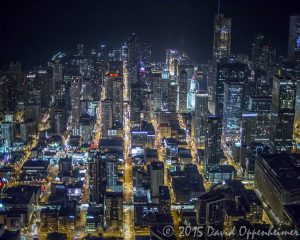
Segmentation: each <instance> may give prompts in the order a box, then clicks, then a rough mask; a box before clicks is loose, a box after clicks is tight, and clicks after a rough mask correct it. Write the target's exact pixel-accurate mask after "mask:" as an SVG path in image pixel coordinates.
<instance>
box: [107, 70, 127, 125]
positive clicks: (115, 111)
mask: <svg viewBox="0 0 300 240" xmlns="http://www.w3.org/2000/svg"><path fill="white" fill-rule="evenodd" d="M104 88H105V91H104V92H105V99H106V100H109V101H111V103H112V122H113V124H114V125H117V126H122V124H123V79H122V76H121V75H119V74H113V73H111V74H108V75H106V76H105V78H104Z"/></svg>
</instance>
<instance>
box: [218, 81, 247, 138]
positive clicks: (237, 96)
mask: <svg viewBox="0 0 300 240" xmlns="http://www.w3.org/2000/svg"><path fill="white" fill-rule="evenodd" d="M243 103H244V82H242V81H238V80H235V79H234V80H226V81H225V83H224V111H223V136H224V137H225V139H226V140H229V141H231V140H233V141H235V140H238V138H239V136H240V126H241V119H242V111H243Z"/></svg>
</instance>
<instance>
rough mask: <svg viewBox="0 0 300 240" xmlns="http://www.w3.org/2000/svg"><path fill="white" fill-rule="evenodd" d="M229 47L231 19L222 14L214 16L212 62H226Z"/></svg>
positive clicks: (228, 55)
mask: <svg viewBox="0 0 300 240" xmlns="http://www.w3.org/2000/svg"><path fill="white" fill-rule="evenodd" d="M230 45H231V18H225V17H224V15H223V14H217V15H216V16H215V23H214V44H213V61H214V62H215V63H219V62H227V60H228V59H229V57H230Z"/></svg>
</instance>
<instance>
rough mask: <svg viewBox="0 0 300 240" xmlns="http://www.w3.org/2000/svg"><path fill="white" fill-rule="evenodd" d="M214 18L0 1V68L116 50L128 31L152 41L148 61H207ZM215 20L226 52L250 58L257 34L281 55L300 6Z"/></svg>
mask: <svg viewBox="0 0 300 240" xmlns="http://www.w3.org/2000/svg"><path fill="white" fill-rule="evenodd" d="M216 12H217V0H132V1H125V0H123V1H122V0H107V1H106V0H82V1H79V0H68V1H63V0H36V1H28V0H20V1H15V0H0V64H1V65H3V64H6V63H8V62H10V61H11V60H20V61H21V62H22V63H23V65H25V66H31V65H33V64H44V63H45V62H46V61H47V60H49V59H50V57H51V56H52V55H53V54H54V53H56V52H57V51H59V50H61V51H65V52H67V53H68V52H72V51H75V49H76V45H77V43H83V44H85V45H86V46H87V47H88V48H96V49H97V47H99V46H100V44H102V43H105V44H106V45H107V46H108V47H109V48H116V47H119V46H120V45H121V44H122V43H123V42H124V41H125V40H126V39H127V37H128V35H129V34H130V33H131V32H136V33H138V34H139V35H140V36H141V37H142V38H146V39H149V40H151V41H152V45H153V58H154V59H155V60H163V58H164V54H165V48H173V47H174V48H179V49H181V48H183V50H184V51H185V52H187V53H188V54H189V55H190V56H191V57H192V58H193V59H194V60H196V61H198V62H207V60H208V58H211V55H212V41H213V21H214V14H215V13H216ZM221 13H224V14H225V16H226V17H232V19H233V20H232V50H233V52H234V53H239V52H242V53H250V44H251V41H252V39H253V35H254V34H255V33H263V34H264V35H265V37H266V39H268V40H270V41H271V42H272V43H273V45H274V46H276V47H278V50H279V52H280V54H283V55H286V49H287V39H288V24H289V15H292V14H300V1H299V0H222V2H221Z"/></svg>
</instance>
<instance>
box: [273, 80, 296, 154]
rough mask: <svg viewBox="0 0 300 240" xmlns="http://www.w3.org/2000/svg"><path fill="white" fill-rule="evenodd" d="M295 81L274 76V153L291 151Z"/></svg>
mask: <svg viewBox="0 0 300 240" xmlns="http://www.w3.org/2000/svg"><path fill="white" fill-rule="evenodd" d="M296 85H297V84H296V80H295V79H294V78H290V77H285V76H275V77H274V79H273V89H272V116H271V127H272V129H271V145H272V147H273V148H274V150H275V151H291V149H292V145H293V144H292V140H293V123H294V117H295V101H296Z"/></svg>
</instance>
